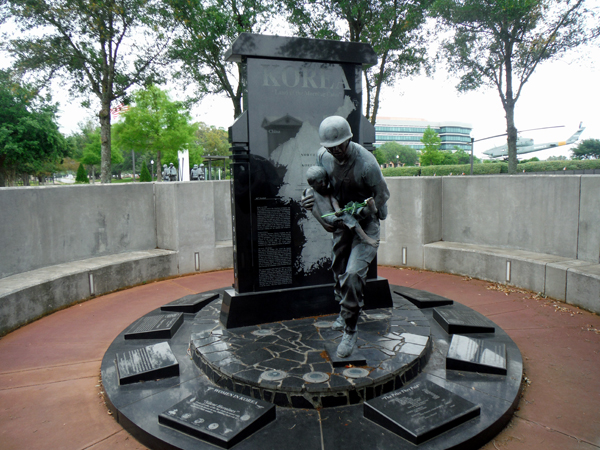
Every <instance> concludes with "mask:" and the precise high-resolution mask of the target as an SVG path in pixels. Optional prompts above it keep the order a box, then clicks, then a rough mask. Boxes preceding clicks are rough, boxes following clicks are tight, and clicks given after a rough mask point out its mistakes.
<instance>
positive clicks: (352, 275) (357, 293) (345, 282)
mask: <svg viewBox="0 0 600 450" xmlns="http://www.w3.org/2000/svg"><path fill="white" fill-rule="evenodd" d="M363 229H364V231H365V234H367V236H369V237H370V238H371V239H373V240H379V222H378V221H375V220H374V221H369V222H367V223H366V224H363ZM352 237H353V240H352V248H351V251H350V256H349V258H348V261H347V263H346V270H345V272H344V273H343V274H341V275H340V276H339V277H338V279H337V284H339V291H340V294H341V302H340V304H341V315H342V317H343V318H344V319H345V321H346V329H347V330H348V331H351V332H352V331H355V330H356V324H357V322H358V317H359V314H360V310H361V308H362V307H363V291H364V287H365V284H366V280H367V272H368V271H369V266H370V264H371V262H372V261H373V259H374V258H375V256H376V255H377V248H374V247H373V246H371V245H369V244H367V243H365V242H364V241H362V240H361V239H360V237H359V236H357V235H356V234H354V235H353V236H352Z"/></svg>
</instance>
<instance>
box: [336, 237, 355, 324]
mask: <svg viewBox="0 0 600 450" xmlns="http://www.w3.org/2000/svg"><path fill="white" fill-rule="evenodd" d="M353 238H354V233H353V232H351V231H350V230H348V229H344V228H341V229H336V230H335V231H334V232H333V251H332V252H333V254H332V257H331V271H332V272H333V281H334V283H335V285H334V287H333V295H334V298H335V301H336V302H337V303H341V302H342V291H341V286H340V276H341V275H343V274H344V272H345V271H346V266H347V265H348V258H349V257H350V252H351V250H352V241H353ZM345 327H346V323H345V321H344V318H343V317H342V315H341V314H340V315H339V316H338V318H337V319H336V321H335V322H334V323H333V325H332V327H331V328H332V329H333V330H335V331H342V330H343V329H344V328H345Z"/></svg>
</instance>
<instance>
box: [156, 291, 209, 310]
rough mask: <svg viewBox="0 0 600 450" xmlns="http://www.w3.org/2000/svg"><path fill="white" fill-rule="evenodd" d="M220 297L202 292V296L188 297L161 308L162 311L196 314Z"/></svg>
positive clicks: (193, 295)
mask: <svg viewBox="0 0 600 450" xmlns="http://www.w3.org/2000/svg"><path fill="white" fill-rule="evenodd" d="M218 297H219V294H217V293H216V292H202V293H200V294H192V295H186V296H185V297H182V298H180V299H178V300H175V301H173V302H171V303H167V304H166V305H163V306H161V307H160V310H161V311H171V312H181V313H188V314H196V313H197V312H198V311H200V310H201V309H202V308H204V307H205V306H206V305H208V304H209V303H210V302H212V301H213V300H214V299H216V298H218Z"/></svg>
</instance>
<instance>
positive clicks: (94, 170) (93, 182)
mask: <svg viewBox="0 0 600 450" xmlns="http://www.w3.org/2000/svg"><path fill="white" fill-rule="evenodd" d="M90 179H91V180H92V184H96V168H95V167H94V166H93V165H92V176H91V177H90Z"/></svg>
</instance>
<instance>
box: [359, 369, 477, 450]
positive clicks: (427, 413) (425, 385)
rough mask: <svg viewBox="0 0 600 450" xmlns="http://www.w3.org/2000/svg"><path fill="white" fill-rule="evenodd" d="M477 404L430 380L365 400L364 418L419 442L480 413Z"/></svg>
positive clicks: (408, 439) (416, 443)
mask: <svg viewBox="0 0 600 450" xmlns="http://www.w3.org/2000/svg"><path fill="white" fill-rule="evenodd" d="M479 414H480V407H479V406H478V405H475V404H473V403H471V402H470V401H468V400H466V399H464V398H462V397H460V396H458V395H456V394H453V393H452V392H450V391H449V390H447V389H444V388H443V387H441V386H438V385H437V384H435V383H433V382H431V381H429V380H422V381H417V382H415V383H413V384H411V385H409V386H407V387H405V388H402V389H398V390H395V391H393V392H390V393H389V394H385V395H382V396H381V397H377V398H375V399H373V400H369V401H367V402H365V404H364V415H365V417H366V418H367V419H370V420H372V421H373V422H375V423H377V424H378V425H381V426H382V427H384V428H386V429H388V430H390V431H391V432H393V433H396V434H397V435H398V436H400V437H402V438H404V439H406V440H407V441H409V442H411V443H413V444H415V445H418V444H421V443H423V442H425V441H427V440H429V439H431V438H434V437H435V436H438V435H440V434H442V433H444V432H445V431H448V430H451V429H452V428H455V427H457V426H458V425H460V424H462V423H464V422H466V421H468V420H470V419H473V418H474V417H477V416H479Z"/></svg>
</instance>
